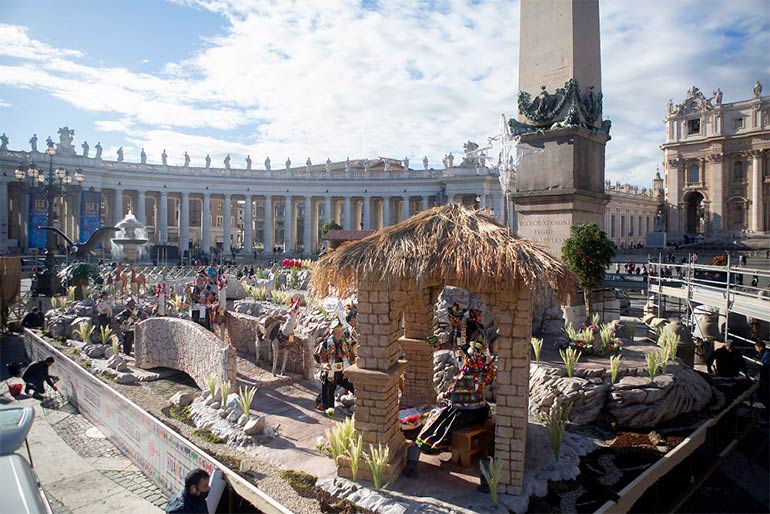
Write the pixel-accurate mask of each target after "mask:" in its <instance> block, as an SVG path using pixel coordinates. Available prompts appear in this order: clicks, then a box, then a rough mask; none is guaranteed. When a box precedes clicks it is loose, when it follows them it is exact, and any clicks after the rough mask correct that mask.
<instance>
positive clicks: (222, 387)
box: [219, 379, 230, 408]
mask: <svg viewBox="0 0 770 514" xmlns="http://www.w3.org/2000/svg"><path fill="white" fill-rule="evenodd" d="M219 392H220V393H221V395H222V407H223V408H224V407H226V406H227V397H228V396H230V382H228V381H227V379H223V380H220V381H219Z"/></svg>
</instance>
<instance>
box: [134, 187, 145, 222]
mask: <svg viewBox="0 0 770 514" xmlns="http://www.w3.org/2000/svg"><path fill="white" fill-rule="evenodd" d="M146 195H147V191H137V192H136V212H135V213H134V216H136V221H138V222H139V223H142V224H144V225H146V224H147V205H146V204H145V197H146Z"/></svg>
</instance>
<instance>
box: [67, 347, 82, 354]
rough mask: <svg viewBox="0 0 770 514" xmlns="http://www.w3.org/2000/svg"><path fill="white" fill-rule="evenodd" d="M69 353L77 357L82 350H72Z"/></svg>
mask: <svg viewBox="0 0 770 514" xmlns="http://www.w3.org/2000/svg"><path fill="white" fill-rule="evenodd" d="M67 353H69V354H70V355H77V354H79V353H80V350H78V349H77V348H70V349H69V350H67Z"/></svg>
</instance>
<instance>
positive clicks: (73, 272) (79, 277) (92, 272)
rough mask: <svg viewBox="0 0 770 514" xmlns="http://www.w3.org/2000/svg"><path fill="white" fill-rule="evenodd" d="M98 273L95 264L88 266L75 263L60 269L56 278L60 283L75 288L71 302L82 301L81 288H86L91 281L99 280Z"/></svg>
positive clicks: (84, 263) (97, 267)
mask: <svg viewBox="0 0 770 514" xmlns="http://www.w3.org/2000/svg"><path fill="white" fill-rule="evenodd" d="M100 273H101V272H100V270H99V266H97V265H95V264H89V263H87V262H75V263H72V264H70V265H69V266H65V267H64V268H62V270H61V271H60V272H59V274H58V276H59V279H60V280H61V281H62V282H66V283H68V284H72V285H73V286H75V287H76V288H77V289H76V290H75V296H74V297H73V300H82V299H83V297H82V294H83V290H82V287H83V286H87V285H88V284H89V282H91V281H95V280H97V279H99V276H100ZM68 294H69V289H68ZM78 296H80V297H78Z"/></svg>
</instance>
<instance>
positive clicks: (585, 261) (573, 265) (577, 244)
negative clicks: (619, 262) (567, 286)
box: [561, 223, 615, 320]
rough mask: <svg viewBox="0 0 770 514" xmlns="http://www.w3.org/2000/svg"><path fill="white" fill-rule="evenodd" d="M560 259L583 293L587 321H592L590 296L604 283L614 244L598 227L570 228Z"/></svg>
mask: <svg viewBox="0 0 770 514" xmlns="http://www.w3.org/2000/svg"><path fill="white" fill-rule="evenodd" d="M561 254H562V258H563V260H564V263H565V264H566V265H567V267H568V268H569V269H570V270H572V272H573V273H574V274H575V277H576V279H577V285H578V286H579V287H581V288H582V289H583V299H584V301H585V304H586V320H590V319H591V317H592V314H593V313H592V311H591V293H592V292H593V290H594V288H596V287H597V286H598V285H599V284H601V283H602V280H604V274H605V272H606V270H607V267H608V266H609V265H610V263H611V262H612V258H613V257H614V256H615V243H613V242H612V241H611V240H610V239H608V238H607V234H605V233H604V232H602V230H601V229H600V228H599V226H598V225H595V224H589V223H581V224H578V225H573V226H572V232H571V234H570V236H569V238H567V240H566V241H564V245H563V246H562V250H561Z"/></svg>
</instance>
